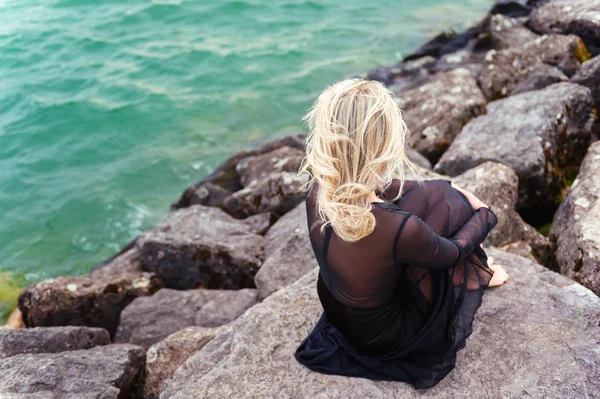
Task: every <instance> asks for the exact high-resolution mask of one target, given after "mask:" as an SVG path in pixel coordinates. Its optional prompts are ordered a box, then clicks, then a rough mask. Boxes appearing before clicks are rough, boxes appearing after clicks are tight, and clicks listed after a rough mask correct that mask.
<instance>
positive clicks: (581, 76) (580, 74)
mask: <svg viewBox="0 0 600 399" xmlns="http://www.w3.org/2000/svg"><path fill="white" fill-rule="evenodd" d="M571 82H573V83H577V84H579V85H582V86H585V87H587V88H588V89H590V90H591V91H592V96H593V97H594V101H595V102H596V108H600V55H598V56H596V57H594V58H592V59H591V60H588V61H586V62H584V63H583V64H582V65H581V68H580V69H579V70H578V71H577V73H576V74H575V75H573V77H571Z"/></svg>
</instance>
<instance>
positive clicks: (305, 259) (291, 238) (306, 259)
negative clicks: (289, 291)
mask: <svg viewBox="0 0 600 399" xmlns="http://www.w3.org/2000/svg"><path fill="white" fill-rule="evenodd" d="M304 218H305V219H306V215H305V217H304ZM304 224H306V221H304ZM304 230H305V229H301V228H297V229H296V230H295V231H294V232H293V233H291V234H290V235H288V236H283V237H279V238H278V239H277V240H278V241H279V242H280V243H281V245H280V246H279V247H278V248H277V249H276V250H275V251H274V252H273V253H272V254H271V255H270V256H268V257H267V258H266V260H265V262H264V263H263V265H262V266H261V267H260V269H259V270H258V273H256V276H254V284H256V288H258V292H259V296H260V298H266V297H267V296H269V295H271V294H272V293H273V292H275V291H277V290H279V289H281V288H283V287H287V286H288V285H290V284H292V283H293V282H294V281H296V280H298V279H299V278H300V277H302V276H304V275H305V274H306V273H308V272H309V271H311V270H312V269H313V268H314V267H315V266H317V260H316V258H315V255H314V253H313V249H312V246H311V243H310V239H309V236H308V232H307V231H304Z"/></svg>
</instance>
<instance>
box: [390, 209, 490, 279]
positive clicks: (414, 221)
mask: <svg viewBox="0 0 600 399" xmlns="http://www.w3.org/2000/svg"><path fill="white" fill-rule="evenodd" d="M497 222H498V220H497V218H496V215H494V213H493V212H492V211H491V210H489V209H488V208H484V207H481V208H479V209H477V210H476V211H475V213H474V214H473V215H472V216H471V217H470V218H469V220H467V222H466V223H465V224H464V225H463V226H462V227H461V228H460V230H458V232H457V233H456V234H455V235H454V236H453V237H452V238H450V239H447V238H444V237H442V236H439V235H437V234H436V233H435V232H434V231H433V230H432V229H431V228H430V227H429V226H427V224H426V223H425V222H423V220H421V219H420V218H419V217H418V216H416V215H414V214H411V213H407V214H406V216H405V219H404V220H403V221H402V223H401V225H400V226H399V228H398V232H397V234H396V237H397V239H396V242H395V258H396V262H398V263H408V264H411V265H415V266H419V267H423V268H426V269H447V268H450V267H453V266H454V265H456V263H457V262H458V261H460V260H461V259H463V258H464V257H465V256H467V255H468V254H469V253H471V252H472V251H473V250H474V249H475V248H476V247H477V246H478V245H479V244H480V243H482V242H483V241H484V240H485V237H486V236H487V234H488V233H489V232H490V230H491V229H492V228H494V226H495V225H496V223H497Z"/></svg>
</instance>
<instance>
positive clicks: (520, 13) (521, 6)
mask: <svg viewBox="0 0 600 399" xmlns="http://www.w3.org/2000/svg"><path fill="white" fill-rule="evenodd" d="M530 13H531V7H530V4H529V2H528V1H527V0H496V1H495V2H494V5H493V6H492V9H491V10H490V14H492V15H496V14H501V15H506V16H509V17H526V16H528V15H529V14H530Z"/></svg>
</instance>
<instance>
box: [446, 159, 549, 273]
mask: <svg viewBox="0 0 600 399" xmlns="http://www.w3.org/2000/svg"><path fill="white" fill-rule="evenodd" d="M452 183H453V184H455V185H458V186H459V187H462V188H464V189H466V190H468V191H470V192H472V193H473V194H475V196H477V197H478V198H479V199H481V200H482V201H483V202H484V203H485V204H487V205H488V206H489V207H490V208H491V209H492V210H493V211H494V213H495V214H496V216H497V217H498V224H497V225H496V227H495V228H494V229H493V230H492V231H491V232H490V234H489V235H488V237H487V239H486V244H487V245H492V246H496V247H502V246H505V245H507V244H510V243H513V242H517V241H521V242H523V243H524V244H525V245H527V246H528V247H529V248H530V249H529V252H528V253H529V256H531V257H532V258H534V259H536V262H539V263H540V264H543V265H544V266H546V267H550V268H553V266H554V264H555V260H554V254H553V251H552V245H551V243H550V241H549V240H548V238H547V237H544V236H543V235H541V234H540V233H538V232H537V231H536V230H535V228H533V227H532V226H530V225H528V224H527V223H525V222H524V221H523V219H522V218H521V216H520V215H519V214H518V213H517V211H516V210H515V208H516V205H517V191H518V184H519V179H518V177H517V174H516V173H515V171H514V170H513V169H511V168H510V167H509V166H506V165H503V164H500V163H495V162H485V163H483V164H481V165H479V166H477V167H475V168H473V169H470V170H468V171H466V172H465V173H463V174H461V175H459V176H456V177H455V178H453V179H452ZM520 254H521V253H520Z"/></svg>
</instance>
